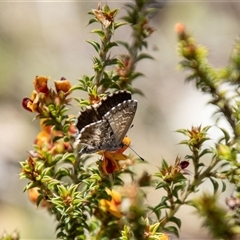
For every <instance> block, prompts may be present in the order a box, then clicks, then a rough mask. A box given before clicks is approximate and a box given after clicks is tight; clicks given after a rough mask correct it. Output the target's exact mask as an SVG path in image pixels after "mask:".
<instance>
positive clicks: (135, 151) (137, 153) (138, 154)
mask: <svg viewBox="0 0 240 240" xmlns="http://www.w3.org/2000/svg"><path fill="white" fill-rule="evenodd" d="M128 147H129V148H130V149H131V150H132V151H133V152H134V153H135V154H136V155H137V156H138V157H139V158H140V159H141V160H142V161H145V159H144V158H142V157H141V156H140V155H139V154H138V153H137V152H136V151H135V150H133V148H131V147H130V146H128Z"/></svg>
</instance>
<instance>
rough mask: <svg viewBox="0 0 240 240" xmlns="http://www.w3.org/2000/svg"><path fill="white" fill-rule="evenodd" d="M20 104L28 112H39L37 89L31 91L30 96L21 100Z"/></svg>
mask: <svg viewBox="0 0 240 240" xmlns="http://www.w3.org/2000/svg"><path fill="white" fill-rule="evenodd" d="M22 106H23V107H24V108H25V109H26V110H28V111H29V112H39V109H38V107H39V95H38V93H37V91H35V90H34V91H33V92H32V94H31V96H30V98H24V99H23V100H22Z"/></svg>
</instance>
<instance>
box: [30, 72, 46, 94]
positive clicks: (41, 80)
mask: <svg viewBox="0 0 240 240" xmlns="http://www.w3.org/2000/svg"><path fill="white" fill-rule="evenodd" d="M48 80H49V77H45V76H36V77H35V79H34V81H33V85H34V88H35V90H36V91H37V92H38V93H39V92H42V93H45V94H47V93H48V92H49V89H48V86H47V83H48Z"/></svg>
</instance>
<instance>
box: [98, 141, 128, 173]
mask: <svg viewBox="0 0 240 240" xmlns="http://www.w3.org/2000/svg"><path fill="white" fill-rule="evenodd" d="M130 143H131V140H130V138H129V137H125V138H124V139H123V141H122V144H123V147H122V148H120V149H118V150H117V151H115V152H114V151H111V152H109V151H100V152H98V154H101V155H102V156H103V161H102V170H103V172H104V173H106V174H111V173H113V172H118V171H119V170H120V169H121V167H120V165H121V166H122V163H121V164H120V165H119V163H118V162H117V161H121V160H124V161H126V160H127V159H128V157H127V156H126V155H124V154H123V152H124V151H125V150H126V149H127V148H128V147H129V145H130Z"/></svg>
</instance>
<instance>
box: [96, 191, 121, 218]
mask: <svg viewBox="0 0 240 240" xmlns="http://www.w3.org/2000/svg"><path fill="white" fill-rule="evenodd" d="M105 191H106V192H107V194H108V195H109V196H111V197H112V199H111V200H107V199H101V200H100V202H99V205H100V209H101V210H102V211H104V212H109V213H111V214H112V215H113V216H115V217H117V218H121V217H122V213H121V212H120V209H119V206H120V205H121V202H122V197H121V195H120V194H119V193H118V192H117V191H115V190H110V189H108V188H107V189H106V190H105Z"/></svg>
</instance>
